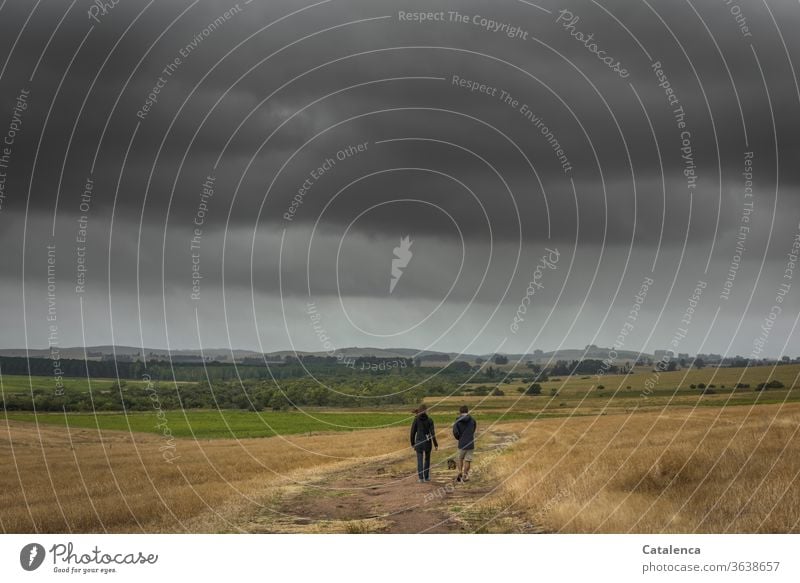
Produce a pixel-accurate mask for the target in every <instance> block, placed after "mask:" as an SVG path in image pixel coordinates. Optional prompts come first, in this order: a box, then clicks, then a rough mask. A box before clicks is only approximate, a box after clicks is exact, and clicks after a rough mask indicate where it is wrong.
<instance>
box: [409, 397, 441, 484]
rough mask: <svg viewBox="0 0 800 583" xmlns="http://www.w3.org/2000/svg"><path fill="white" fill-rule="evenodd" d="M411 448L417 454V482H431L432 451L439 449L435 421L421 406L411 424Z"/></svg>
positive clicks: (425, 408) (426, 408)
mask: <svg viewBox="0 0 800 583" xmlns="http://www.w3.org/2000/svg"><path fill="white" fill-rule="evenodd" d="M411 447H413V448H414V450H415V451H416V452H417V481H419V482H430V481H431V449H432V448H434V447H435V448H436V449H437V450H438V449H439V442H437V441H436V428H435V427H434V425H433V419H431V418H430V417H428V407H427V406H426V405H420V406H419V408H418V409H417V415H416V417H414V422H413V423H412V424H411Z"/></svg>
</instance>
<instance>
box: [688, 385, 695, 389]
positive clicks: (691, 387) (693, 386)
mask: <svg viewBox="0 0 800 583" xmlns="http://www.w3.org/2000/svg"><path fill="white" fill-rule="evenodd" d="M689 388H690V389H696V388H697V385H689Z"/></svg>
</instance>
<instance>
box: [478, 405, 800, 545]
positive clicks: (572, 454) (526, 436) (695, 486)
mask: <svg viewBox="0 0 800 583" xmlns="http://www.w3.org/2000/svg"><path fill="white" fill-rule="evenodd" d="M798 428H800V405H799V404H794V403H792V404H787V405H784V406H783V407H781V406H780V405H758V406H756V407H753V408H752V409H751V408H750V407H730V408H703V409H702V410H700V409H698V410H695V411H692V410H691V409H686V410H681V409H670V410H668V411H665V412H664V414H663V415H661V416H660V417H659V415H658V414H657V413H640V414H636V415H633V416H631V417H628V416H624V415H613V416H602V417H581V418H573V419H568V420H565V419H547V420H542V421H537V422H535V423H534V424H533V425H532V426H531V428H530V429H528V430H526V431H525V432H524V433H523V434H522V436H523V439H522V440H521V441H520V442H519V443H518V444H517V445H515V446H514V447H513V448H512V449H510V450H509V451H508V452H506V453H505V454H504V455H502V456H499V457H498V459H497V460H496V461H494V462H493V463H492V465H491V466H492V467H491V472H492V476H493V478H494V479H495V480H497V481H498V482H500V483H501V485H500V487H499V488H498V496H497V497H495V498H494V500H492V501H490V502H489V503H488V504H490V506H491V508H492V509H493V510H494V511H495V513H496V512H497V511H498V510H499V509H501V508H503V509H507V510H510V511H512V512H514V513H515V514H521V515H524V516H525V518H526V519H527V520H528V521H530V522H531V523H533V524H535V525H539V526H541V527H542V528H543V529H544V530H545V531H549V532H579V533H587V532H647V533H650V532H679V533H691V532H712V533H714V532H738V533H754V532H780V533H784V532H800V430H799V429H798Z"/></svg>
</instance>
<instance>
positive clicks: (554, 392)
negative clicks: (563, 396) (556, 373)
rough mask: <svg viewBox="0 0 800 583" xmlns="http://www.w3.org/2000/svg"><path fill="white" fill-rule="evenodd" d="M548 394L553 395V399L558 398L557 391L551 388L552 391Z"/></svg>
mask: <svg viewBox="0 0 800 583" xmlns="http://www.w3.org/2000/svg"><path fill="white" fill-rule="evenodd" d="M550 394H551V395H553V396H554V397H558V389H557V388H555V387H553V388H552V389H550Z"/></svg>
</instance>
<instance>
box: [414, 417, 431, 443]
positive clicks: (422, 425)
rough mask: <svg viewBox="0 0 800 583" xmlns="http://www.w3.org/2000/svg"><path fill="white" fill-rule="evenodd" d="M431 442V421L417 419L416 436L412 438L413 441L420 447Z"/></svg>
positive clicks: (428, 419) (426, 418)
mask: <svg viewBox="0 0 800 583" xmlns="http://www.w3.org/2000/svg"><path fill="white" fill-rule="evenodd" d="M430 440H431V420H430V418H428V417H425V418H424V419H422V418H420V417H418V418H417V434H416V435H415V436H414V441H415V443H417V444H418V445H422V444H424V443H426V442H428V441H430Z"/></svg>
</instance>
